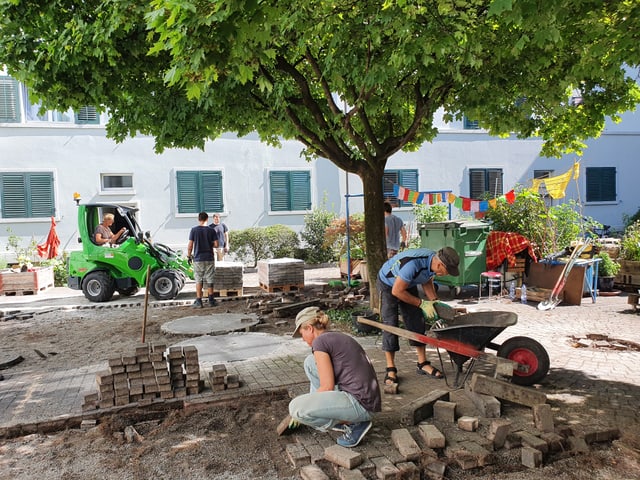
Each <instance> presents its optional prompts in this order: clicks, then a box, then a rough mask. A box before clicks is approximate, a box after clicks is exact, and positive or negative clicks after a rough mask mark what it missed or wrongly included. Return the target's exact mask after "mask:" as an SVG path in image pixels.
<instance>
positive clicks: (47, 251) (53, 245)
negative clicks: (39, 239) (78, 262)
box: [38, 217, 60, 259]
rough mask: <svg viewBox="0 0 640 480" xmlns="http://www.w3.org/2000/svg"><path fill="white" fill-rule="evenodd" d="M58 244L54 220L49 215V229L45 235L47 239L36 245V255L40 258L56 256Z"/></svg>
mask: <svg viewBox="0 0 640 480" xmlns="http://www.w3.org/2000/svg"><path fill="white" fill-rule="evenodd" d="M59 246H60V238H58V234H57V233H56V221H55V219H54V218H53V217H51V229H50V230H49V235H47V241H46V242H44V243H43V244H42V245H38V255H40V256H41V257H42V258H47V259H52V258H55V257H57V256H58V247H59Z"/></svg>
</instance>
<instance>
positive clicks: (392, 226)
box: [384, 202, 407, 258]
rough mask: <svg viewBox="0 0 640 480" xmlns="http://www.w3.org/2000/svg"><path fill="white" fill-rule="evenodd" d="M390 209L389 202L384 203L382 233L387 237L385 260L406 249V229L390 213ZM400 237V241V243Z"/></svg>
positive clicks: (399, 220) (401, 222)
mask: <svg viewBox="0 0 640 480" xmlns="http://www.w3.org/2000/svg"><path fill="white" fill-rule="evenodd" d="M391 210H392V207H391V204H390V203H389V202H384V232H385V235H386V237H387V258H391V257H393V256H394V255H396V254H397V253H398V251H399V250H400V249H403V250H404V249H405V248H407V229H406V228H404V222H403V221H402V219H401V218H400V217H396V216H395V215H394V214H393V213H391ZM400 236H402V241H400Z"/></svg>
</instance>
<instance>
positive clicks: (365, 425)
mask: <svg viewBox="0 0 640 480" xmlns="http://www.w3.org/2000/svg"><path fill="white" fill-rule="evenodd" d="M371 425H372V423H371V422H360V423H350V424H349V425H345V429H344V433H343V434H342V435H341V436H340V437H338V440H337V442H338V445H340V446H342V447H347V448H351V447H355V446H356V445H358V444H359V443H360V442H361V441H362V439H363V438H364V436H365V435H366V434H367V432H368V431H369V429H370V428H371Z"/></svg>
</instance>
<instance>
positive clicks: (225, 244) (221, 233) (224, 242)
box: [209, 213, 229, 262]
mask: <svg viewBox="0 0 640 480" xmlns="http://www.w3.org/2000/svg"><path fill="white" fill-rule="evenodd" d="M209 227H210V228H212V229H213V231H214V232H216V240H218V246H217V247H216V260H217V261H218V262H221V261H223V260H224V254H225V253H228V252H229V229H228V228H227V226H226V225H225V224H224V223H222V222H220V214H218V213H214V214H213V223H212V224H211V225H209Z"/></svg>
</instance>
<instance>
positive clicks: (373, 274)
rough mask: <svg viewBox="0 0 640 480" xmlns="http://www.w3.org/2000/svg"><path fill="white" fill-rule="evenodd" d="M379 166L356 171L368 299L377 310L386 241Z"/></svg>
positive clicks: (381, 174) (385, 254)
mask: <svg viewBox="0 0 640 480" xmlns="http://www.w3.org/2000/svg"><path fill="white" fill-rule="evenodd" d="M381 163H382V165H380V168H379V169H377V170H374V169H372V168H370V167H369V168H366V169H363V170H362V171H360V172H359V173H358V175H359V176H360V179H361V180H362V186H363V192H364V216H365V226H364V231H365V241H366V254H367V270H368V273H369V292H370V293H369V299H370V305H371V309H372V310H376V311H379V303H380V302H379V298H378V291H377V289H376V279H377V278H378V271H379V270H380V267H382V264H383V263H384V262H385V261H386V260H387V242H386V239H385V234H384V196H383V191H382V179H383V176H384V165H385V164H386V161H384V162H381Z"/></svg>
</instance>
